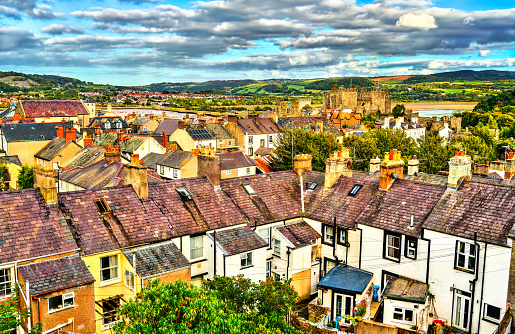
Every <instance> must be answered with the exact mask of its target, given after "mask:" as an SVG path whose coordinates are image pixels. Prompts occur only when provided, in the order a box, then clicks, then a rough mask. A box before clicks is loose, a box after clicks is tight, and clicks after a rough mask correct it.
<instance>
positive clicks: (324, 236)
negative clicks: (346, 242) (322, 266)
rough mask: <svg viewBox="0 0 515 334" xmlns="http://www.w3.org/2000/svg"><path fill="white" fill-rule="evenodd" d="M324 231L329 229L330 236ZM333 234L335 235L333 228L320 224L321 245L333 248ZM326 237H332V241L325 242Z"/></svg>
mask: <svg viewBox="0 0 515 334" xmlns="http://www.w3.org/2000/svg"><path fill="white" fill-rule="evenodd" d="M326 229H331V230H332V234H328V233H327V230H326ZM334 234H335V233H334V226H332V225H326V224H322V243H324V244H326V245H329V246H334V239H335V235H334ZM328 235H331V236H332V239H333V240H332V241H327V240H326V238H327V236H328Z"/></svg>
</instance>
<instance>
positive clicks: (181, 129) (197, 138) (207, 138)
mask: <svg viewBox="0 0 515 334" xmlns="http://www.w3.org/2000/svg"><path fill="white" fill-rule="evenodd" d="M165 133H166V132H165ZM169 140H170V142H176V143H177V145H179V146H180V147H181V148H182V149H183V150H184V151H187V152H192V151H193V149H194V148H200V147H202V146H208V147H213V149H215V150H216V139H215V138H213V137H212V136H211V134H210V133H209V132H208V131H207V130H206V129H205V128H204V127H203V126H202V125H201V124H188V125H186V123H185V122H184V121H179V123H178V127H177V129H175V131H174V132H173V133H172V134H171V135H170V138H169Z"/></svg>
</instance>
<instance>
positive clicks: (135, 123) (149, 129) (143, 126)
mask: <svg viewBox="0 0 515 334" xmlns="http://www.w3.org/2000/svg"><path fill="white" fill-rule="evenodd" d="M127 124H128V125H129V126H130V127H131V130H132V131H131V132H132V133H141V132H145V133H153V132H154V131H156V129H157V128H158V127H159V122H158V121H157V120H156V119H155V118H154V117H150V118H148V117H132V118H130V119H129V120H128V121H127Z"/></svg>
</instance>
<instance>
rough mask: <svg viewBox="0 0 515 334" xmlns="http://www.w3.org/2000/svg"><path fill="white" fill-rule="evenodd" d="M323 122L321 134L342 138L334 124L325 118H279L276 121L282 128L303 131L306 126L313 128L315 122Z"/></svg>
mask: <svg viewBox="0 0 515 334" xmlns="http://www.w3.org/2000/svg"><path fill="white" fill-rule="evenodd" d="M318 120H322V121H323V124H324V125H323V130H322V132H325V133H329V134H332V135H333V136H343V133H342V132H341V131H340V130H338V128H337V127H336V126H334V124H333V123H332V122H331V121H330V120H328V119H327V118H325V117H321V116H320V117H314V116H298V117H281V118H279V119H278V120H277V123H278V124H279V126H280V127H282V128H289V129H290V128H292V127H293V128H300V129H305V128H307V127H308V126H309V127H313V126H316V125H317V121H318Z"/></svg>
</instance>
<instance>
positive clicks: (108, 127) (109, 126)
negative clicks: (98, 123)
mask: <svg viewBox="0 0 515 334" xmlns="http://www.w3.org/2000/svg"><path fill="white" fill-rule="evenodd" d="M104 128H105V129H110V128H111V123H109V121H107V122H105V123H104Z"/></svg>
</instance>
